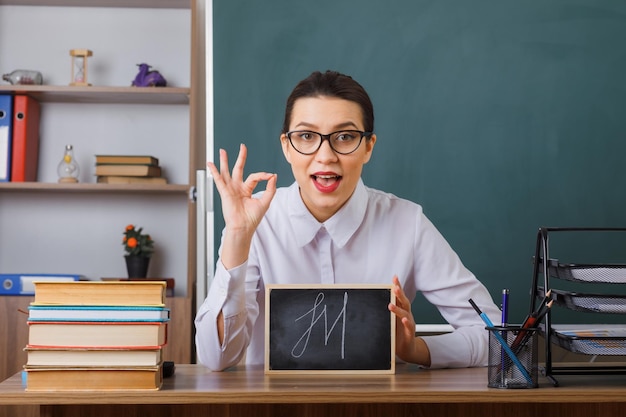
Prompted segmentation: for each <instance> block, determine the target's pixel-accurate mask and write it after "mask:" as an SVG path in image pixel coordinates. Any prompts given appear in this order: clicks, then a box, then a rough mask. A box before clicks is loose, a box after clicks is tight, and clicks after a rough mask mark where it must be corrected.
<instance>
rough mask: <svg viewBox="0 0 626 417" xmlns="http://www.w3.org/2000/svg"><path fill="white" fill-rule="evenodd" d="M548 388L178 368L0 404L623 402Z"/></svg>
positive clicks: (606, 390) (613, 381)
mask: <svg viewBox="0 0 626 417" xmlns="http://www.w3.org/2000/svg"><path fill="white" fill-rule="evenodd" d="M559 380H560V382H561V386H560V387H558V388H554V387H552V386H551V384H550V383H549V381H547V380H546V379H545V378H542V377H540V387H539V388H537V389H517V390H510V389H509V390H507V389H493V388H487V369H486V368H470V369H440V370H422V369H419V368H417V367H415V366H410V365H401V366H398V368H397V372H396V374H395V375H367V376H346V375H336V376H320V375H315V376H302V375H271V376H268V375H265V374H264V372H263V368H262V367H258V368H256V367H255V368H235V369H233V370H230V371H226V372H211V371H209V370H207V369H206V368H204V367H202V366H199V365H177V367H176V373H175V375H174V376H173V377H171V378H166V379H165V381H164V384H163V388H162V389H161V390H160V391H138V392H130V391H110V392H106V391H97V392H75V391H74V392H25V391H24V387H23V386H22V383H21V377H20V374H16V375H14V376H12V377H11V378H9V379H7V380H5V381H4V382H2V383H0V404H6V405H8V404H11V405H23V404H31V405H32V404H40V405H63V404H117V405H119V404H233V403H238V404H299V403H308V404H357V403H380V404H392V403H396V404H399V403H404V404H417V403H422V404H428V403H525V402H532V403H621V404H622V405H621V407H623V403H626V376H625V375H613V376H588V375H587V376H563V377H560V378H559Z"/></svg>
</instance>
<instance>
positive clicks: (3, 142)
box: [0, 95, 13, 182]
mask: <svg viewBox="0 0 626 417" xmlns="http://www.w3.org/2000/svg"><path fill="white" fill-rule="evenodd" d="M12 117H13V97H12V96H10V95H0V182H7V181H10V179H11V143H12V142H13V131H12V129H11V125H12Z"/></svg>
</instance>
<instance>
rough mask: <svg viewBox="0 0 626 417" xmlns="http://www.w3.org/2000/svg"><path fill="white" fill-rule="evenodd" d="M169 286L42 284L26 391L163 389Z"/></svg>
mask: <svg viewBox="0 0 626 417" xmlns="http://www.w3.org/2000/svg"><path fill="white" fill-rule="evenodd" d="M165 288H166V284H165V282H162V281H111V282H103V281H76V282H56V281H39V282H35V299H34V301H33V302H32V303H31V304H30V306H29V318H28V344H27V346H26V348H25V351H26V353H27V361H26V365H25V366H24V370H25V372H26V390H27V391H60V390H82V391H84V390H158V389H160V388H161V385H162V383H163V354H162V348H163V346H164V345H165V343H166V342H167V322H168V321H169V318H170V317H169V314H170V310H169V309H167V308H165Z"/></svg>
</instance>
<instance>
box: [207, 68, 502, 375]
mask: <svg viewBox="0 0 626 417" xmlns="http://www.w3.org/2000/svg"><path fill="white" fill-rule="evenodd" d="M373 132H374V111H373V106H372V103H371V101H370V98H369V96H368V94H367V93H366V91H365V90H364V89H363V87H362V86H361V85H360V84H358V83H357V82H356V81H354V80H353V79H352V78H351V77H349V76H346V75H343V74H340V73H337V72H333V71H327V72H325V73H320V72H314V73H312V74H311V75H310V76H309V77H307V78H306V79H304V80H302V81H301V82H300V83H299V84H298V85H297V86H296V87H295V89H294V90H293V91H292V93H291V95H290V96H289V98H288V100H287V106H286V112H285V120H284V124H283V128H282V134H281V135H280V144H281V147H282V151H283V154H284V156H285V158H286V160H287V162H289V164H290V165H291V168H292V171H293V175H294V177H295V182H294V183H293V184H292V185H291V186H290V187H286V188H278V189H277V188H276V175H275V174H272V173H266V172H257V173H253V174H250V175H249V176H248V177H247V178H244V177H243V172H244V166H245V163H246V158H247V149H246V147H245V145H241V146H240V149H239V156H238V157H237V161H236V162H235V164H234V166H233V168H232V173H231V172H230V171H229V166H228V158H227V155H226V152H225V151H224V150H220V167H219V169H218V168H217V167H216V166H215V165H214V164H213V163H210V162H209V163H208V167H209V170H210V172H211V175H212V176H213V178H214V181H215V185H216V187H217V190H218V192H219V194H220V197H221V200H222V208H223V213H224V220H225V225H226V226H225V228H224V231H223V234H222V243H221V247H220V251H219V253H220V256H219V259H218V261H217V265H216V269H215V276H214V279H213V282H212V283H211V287H210V289H209V294H208V296H207V298H206V300H205V301H204V304H203V305H202V307H201V308H200V310H199V311H198V313H197V316H196V319H195V325H196V348H197V352H198V357H199V360H200V362H201V363H202V364H204V365H205V366H207V367H209V368H210V369H213V370H223V369H225V368H227V367H229V366H232V365H235V364H237V363H238V362H239V361H240V360H241V359H242V357H243V356H244V353H246V351H247V354H246V363H247V364H262V363H263V360H264V315H263V311H264V304H265V300H264V296H265V285H267V284H270V283H272V284H273V283H279V284H296V283H308V284H319V283H322V284H332V283H342V284H348V283H349V284H354V283H376V284H381V283H389V282H392V283H393V288H394V292H395V295H396V303H395V304H391V305H390V306H389V310H390V311H391V312H393V313H394V314H395V315H396V316H397V320H396V323H397V327H396V354H397V356H398V358H399V359H401V360H404V361H407V362H412V363H416V364H419V365H422V366H425V367H433V368H435V367H468V366H484V365H486V363H487V356H488V333H487V331H485V329H484V323H483V322H482V321H481V319H480V317H479V316H478V315H477V314H476V312H475V311H474V310H473V308H472V307H471V305H470V304H469V303H468V299H469V298H472V299H473V300H474V301H475V302H476V303H477V304H478V305H479V306H480V307H481V309H482V310H483V311H484V312H485V313H486V314H487V315H489V316H490V317H492V319H493V320H497V318H498V317H499V310H498V308H497V307H496V306H495V304H494V303H493V301H492V299H491V296H490V295H489V293H488V291H487V290H486V288H485V287H484V286H483V285H482V284H481V283H480V282H479V281H478V280H477V279H476V277H475V276H474V275H473V274H472V273H471V272H470V271H468V270H467V269H466V268H465V267H464V266H463V264H462V263H461V261H460V259H459V258H458V256H457V255H456V254H455V252H454V251H453V250H452V248H451V247H450V246H449V245H448V243H447V242H446V241H445V239H444V238H443V237H442V236H441V234H440V233H439V232H438V231H437V229H436V228H435V227H434V226H433V224H432V223H431V222H430V221H429V220H428V219H427V218H426V217H425V216H424V214H423V212H422V208H421V207H420V206H419V205H418V204H415V203H413V202H410V201H408V200H404V199H401V198H398V197H396V196H394V195H391V194H387V193H384V192H382V191H378V190H374V189H370V188H368V187H366V186H365V185H364V184H363V182H362V180H361V172H362V170H363V166H364V165H365V164H366V163H367V162H368V161H369V160H370V158H371V157H372V152H373V150H374V145H375V144H376V134H374V133H373ZM260 182H266V187H265V191H264V192H260V193H258V194H255V195H253V190H254V189H255V187H256V186H257V184H259V183H260ZM417 291H421V292H422V293H423V294H424V296H425V297H426V299H427V300H428V301H430V302H431V303H433V304H434V305H435V306H436V307H437V308H438V309H439V311H440V312H441V314H442V315H443V317H444V318H445V319H446V320H447V321H448V322H449V323H450V324H451V325H452V326H453V328H454V329H455V330H454V332H452V333H449V334H445V335H438V336H429V337H416V336H415V320H414V317H413V314H412V313H411V301H412V300H413V298H414V296H415V294H416V292H417Z"/></svg>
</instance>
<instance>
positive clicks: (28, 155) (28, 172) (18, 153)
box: [11, 94, 40, 182]
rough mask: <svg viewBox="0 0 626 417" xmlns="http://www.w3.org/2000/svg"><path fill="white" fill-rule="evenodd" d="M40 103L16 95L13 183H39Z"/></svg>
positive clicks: (25, 96)
mask: <svg viewBox="0 0 626 417" xmlns="http://www.w3.org/2000/svg"><path fill="white" fill-rule="evenodd" d="M39 114H40V110H39V102H38V101H37V100H35V99H34V98H32V97H29V96H27V95H23V94H16V95H15V98H14V102H13V157H12V159H11V181H13V182H25V181H37V166H38V165H39Z"/></svg>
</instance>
